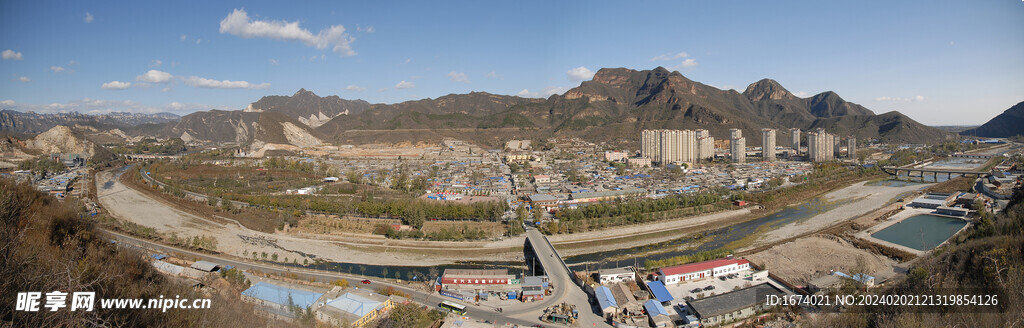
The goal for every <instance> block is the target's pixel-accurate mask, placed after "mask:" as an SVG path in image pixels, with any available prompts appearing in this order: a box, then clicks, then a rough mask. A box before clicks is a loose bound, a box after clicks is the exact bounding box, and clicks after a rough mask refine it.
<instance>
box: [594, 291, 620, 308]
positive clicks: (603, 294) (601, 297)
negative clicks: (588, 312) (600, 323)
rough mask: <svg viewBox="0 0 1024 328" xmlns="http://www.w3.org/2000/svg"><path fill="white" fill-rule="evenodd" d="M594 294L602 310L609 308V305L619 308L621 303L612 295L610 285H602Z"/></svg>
mask: <svg viewBox="0 0 1024 328" xmlns="http://www.w3.org/2000/svg"><path fill="white" fill-rule="evenodd" d="M594 294H595V296H596V297H597V304H599V305H600V306H601V310H604V309H607V308H608V307H609V306H610V307H613V308H618V307H619V304H618V303H615V297H614V296H612V290H611V289H608V287H605V286H601V287H597V288H595V289H594Z"/></svg>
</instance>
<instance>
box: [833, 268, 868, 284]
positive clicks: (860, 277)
mask: <svg viewBox="0 0 1024 328" xmlns="http://www.w3.org/2000/svg"><path fill="white" fill-rule="evenodd" d="M832 274H834V275H837V276H840V277H843V278H847V279H853V280H855V281H857V282H860V283H862V284H864V285H865V286H868V287H874V286H875V277H872V276H869V275H866V274H863V273H858V274H855V275H853V276H850V275H848V274H845V273H842V272H839V271H836V272H833V273H832Z"/></svg>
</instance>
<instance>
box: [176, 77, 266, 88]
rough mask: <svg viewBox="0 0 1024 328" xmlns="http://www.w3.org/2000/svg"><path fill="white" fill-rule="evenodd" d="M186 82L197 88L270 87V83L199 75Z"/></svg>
mask: <svg viewBox="0 0 1024 328" xmlns="http://www.w3.org/2000/svg"><path fill="white" fill-rule="evenodd" d="M185 84H187V85H188V86H191V87H195V88H208V89H266V88H269V87H270V83H260V84H254V83H249V82H246V81H230V80H221V81H217V80H212V79H207V78H203V77H198V76H191V77H189V78H187V79H185Z"/></svg>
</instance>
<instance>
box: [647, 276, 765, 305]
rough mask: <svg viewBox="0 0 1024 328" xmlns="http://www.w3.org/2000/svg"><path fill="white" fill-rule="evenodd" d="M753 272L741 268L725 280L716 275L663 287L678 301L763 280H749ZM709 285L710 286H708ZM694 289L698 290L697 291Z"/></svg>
mask: <svg viewBox="0 0 1024 328" xmlns="http://www.w3.org/2000/svg"><path fill="white" fill-rule="evenodd" d="M753 272H754V271H753V270H743V271H740V272H737V273H736V274H735V277H734V278H726V279H725V280H722V279H719V278H718V277H709V278H704V279H700V280H693V281H687V282H685V283H681V284H675V285H668V286H665V288H666V289H668V292H669V293H670V294H672V297H673V298H675V299H676V300H677V301H679V302H683V300H685V299H686V298H687V297H692V298H704V297H707V296H712V295H718V294H722V293H727V292H730V291H733V290H734V289H741V288H745V287H750V286H753V285H756V284H759V283H762V282H764V281H753V280H751V279H752V275H751V274H752V273H753ZM765 280H767V279H765ZM709 286H710V287H712V288H709ZM696 289H700V290H699V291H697V290H696Z"/></svg>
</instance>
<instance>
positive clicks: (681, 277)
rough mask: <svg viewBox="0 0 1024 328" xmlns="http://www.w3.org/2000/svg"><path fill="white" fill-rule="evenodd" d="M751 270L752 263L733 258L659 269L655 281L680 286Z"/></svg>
mask: <svg viewBox="0 0 1024 328" xmlns="http://www.w3.org/2000/svg"><path fill="white" fill-rule="evenodd" d="M748 269H750V261H747V260H736V259H731V258H724V259H717V260H710V261H704V262H697V263H690V264H684V265H677V266H671V267H667V268H661V269H658V272H656V273H655V274H654V276H655V279H657V280H659V281H661V282H662V283H664V284H666V285H669V284H678V283H681V282H685V281H690V280H697V279H703V278H709V277H717V276H720V275H726V274H730V273H736V272H740V271H743V270H748Z"/></svg>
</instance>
